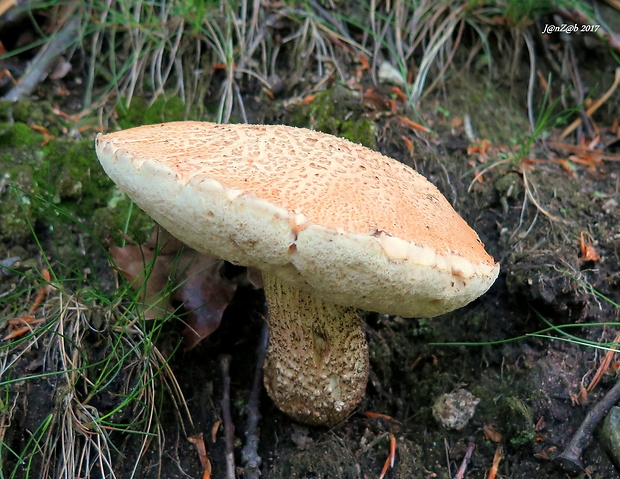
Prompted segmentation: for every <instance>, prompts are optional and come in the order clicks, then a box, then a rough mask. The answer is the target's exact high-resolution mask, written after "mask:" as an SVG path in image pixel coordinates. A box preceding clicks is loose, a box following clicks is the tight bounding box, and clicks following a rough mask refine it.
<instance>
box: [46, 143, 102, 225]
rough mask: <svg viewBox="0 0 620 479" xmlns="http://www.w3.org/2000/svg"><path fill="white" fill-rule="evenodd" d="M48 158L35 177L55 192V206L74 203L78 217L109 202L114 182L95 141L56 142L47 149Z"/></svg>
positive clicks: (53, 197) (53, 199) (52, 198)
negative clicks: (100, 158)
mask: <svg viewBox="0 0 620 479" xmlns="http://www.w3.org/2000/svg"><path fill="white" fill-rule="evenodd" d="M44 153H45V159H44V163H43V165H42V168H41V170H40V173H39V174H38V175H37V176H36V178H37V181H39V182H40V183H44V184H46V185H47V188H49V192H51V193H52V195H53V196H52V197H51V198H50V199H51V200H52V201H53V202H54V203H59V202H67V201H69V202H72V203H74V204H75V211H76V212H77V213H78V214H79V215H84V216H86V215H90V214H91V213H92V211H93V209H94V208H96V207H97V206H102V205H105V204H106V203H107V201H108V197H109V194H110V193H109V192H110V188H111V187H112V185H113V183H112V181H111V180H110V179H109V178H108V177H107V175H106V174H105V173H104V171H103V169H102V168H101V165H100V164H99V161H98V160H97V156H96V155H95V151H94V144H93V141H92V140H90V139H88V140H82V141H78V142H69V141H61V140H55V141H52V142H50V143H49V144H48V145H47V146H46V147H45V149H44Z"/></svg>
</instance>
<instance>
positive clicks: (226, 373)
mask: <svg viewBox="0 0 620 479" xmlns="http://www.w3.org/2000/svg"><path fill="white" fill-rule="evenodd" d="M220 367H221V369H222V380H223V384H222V389H223V391H222V401H221V402H220V405H221V406H222V416H223V419H224V440H225V441H226V479H235V478H236V476H235V454H234V439H235V426H234V424H233V422H232V416H231V414H230V356H229V355H227V354H225V355H223V356H222V357H221V358H220Z"/></svg>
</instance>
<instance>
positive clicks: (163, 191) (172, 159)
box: [97, 122, 498, 316]
mask: <svg viewBox="0 0 620 479" xmlns="http://www.w3.org/2000/svg"><path fill="white" fill-rule="evenodd" d="M97 151H98V155H99V158H100V160H101V162H102V165H103V166H104V169H105V170H106V172H107V173H108V174H109V176H110V177H112V179H113V180H114V181H115V182H116V183H117V184H118V185H119V186H120V187H121V189H123V190H124V191H126V192H127V193H128V194H129V195H130V197H132V199H134V201H136V203H137V204H138V205H139V206H140V207H142V208H143V209H144V210H145V211H146V212H147V213H149V214H150V215H151V216H152V217H153V218H154V219H155V220H156V221H158V222H159V223H161V224H162V226H164V228H166V229H168V230H170V231H171V232H172V233H173V234H174V235H175V236H177V237H178V238H179V239H181V240H182V241H184V242H186V243H187V244H189V245H190V246H192V247H194V248H196V249H198V250H202V251H205V252H209V253H213V254H217V255H218V256H220V257H223V258H224V259H228V260H229V261H232V262H235V263H238V264H246V265H250V266H257V267H260V268H264V269H268V270H270V271H273V272H274V273H275V274H277V275H278V276H280V277H281V278H282V279H284V280H290V281H291V282H293V283H295V284H296V285H297V286H299V287H304V288H308V289H310V290H312V291H313V292H314V293H316V294H317V295H318V296H320V297H322V298H323V299H325V300H327V301H333V302H335V303H338V304H346V305H353V306H355V307H359V308H363V309H369V310H375V311H379V312H384V313H391V314H401V315H404V316H409V315H436V314H441V313H443V312H446V311H450V310H452V309H455V308H458V307H460V306H462V305H464V304H466V303H468V302H469V301H471V300H472V299H474V298H475V297H477V296H479V295H480V294H483V293H484V292H485V291H486V290H487V289H488V288H489V287H490V285H491V284H492V283H493V281H494V280H495V277H496V276H497V273H498V267H497V265H496V264H495V262H494V260H493V259H492V258H491V257H490V256H489V255H488V254H487V253H486V252H485V250H484V246H483V245H482V243H481V242H480V240H479V238H478V236H477V235H476V233H475V232H474V231H473V230H472V229H471V228H470V227H469V226H468V225H467V224H466V223H465V221H464V220H463V219H462V218H461V217H460V216H459V215H458V214H457V213H456V212H455V211H454V209H453V208H452V207H451V205H450V204H449V203H448V201H447V200H446V199H445V198H444V196H443V195H442V194H441V193H440V192H439V191H438V190H437V188H436V187H435V186H434V185H432V184H431V183H430V182H429V181H428V180H426V179H425V178H424V177H423V176H421V175H420V174H418V173H417V172H415V171H414V170H413V169H411V168H409V167H407V166H405V165H403V164H401V163H399V162H397V161H396V160H393V159H391V158H388V157H386V156H383V155H381V154H380V153H377V152H374V151H372V150H370V149H368V148H365V147H363V146H360V145H356V144H354V143H351V142H349V141H347V140H344V139H341V138H337V137H334V136H331V135H326V134H323V133H319V132H314V131H310V130H306V129H299V128H292V127H286V126H265V125H217V124H213V123H204V122H177V123H166V124H161V125H150V126H144V127H138V128H133V129H130V130H125V131H121V132H117V133H112V134H108V135H103V136H100V137H99V138H98V140H97ZM234 215H237V216H234ZM233 216H234V219H233ZM233 230H234V231H233ZM201 236H202V237H204V239H203V238H201ZM214 243H215V244H214ZM224 243H227V244H224ZM259 257H260V258H259ZM343 268H344V270H346V272H345V273H343ZM384 270H385V271H384ZM395 288H396V289H398V291H395ZM334 290H338V291H336V292H335V291H334ZM342 290H346V291H345V292H342ZM401 290H402V291H401ZM412 303H417V306H415V307H413V306H412Z"/></svg>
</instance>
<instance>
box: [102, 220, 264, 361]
mask: <svg viewBox="0 0 620 479" xmlns="http://www.w3.org/2000/svg"><path fill="white" fill-rule="evenodd" d="M110 254H111V256H112V259H113V260H114V262H115V264H116V267H117V269H118V270H119V272H120V273H121V274H122V275H123V277H124V278H125V279H126V280H127V281H128V282H130V284H131V287H132V288H133V289H134V290H136V291H139V292H141V293H142V297H141V302H142V306H143V313H144V316H145V317H146V318H147V319H156V318H161V317H163V316H164V315H165V314H167V313H171V312H172V311H173V308H172V304H175V303H180V304H182V308H183V312H185V313H186V315H187V317H186V319H185V321H186V324H187V327H186V328H185V330H184V331H183V339H184V342H185V347H186V349H192V348H193V347H195V346H196V345H197V344H198V343H199V342H200V341H201V340H203V339H204V338H206V337H207V336H209V335H210V334H212V333H213V332H214V331H215V330H216V329H217V328H218V327H219V325H220V323H221V321H222V316H223V314H224V311H225V310H226V307H227V306H228V305H229V304H230V302H231V301H232V298H233V296H234V294H235V291H236V290H237V284H238V282H239V281H235V280H231V279H227V278H225V277H224V276H223V275H222V270H223V268H224V264H225V263H224V261H223V260H220V259H217V258H213V257H210V256H207V255H203V254H200V253H198V252H197V251H195V250H193V249H191V248H189V247H188V246H185V245H184V244H183V243H181V242H180V241H179V240H177V239H176V238H174V237H173V236H172V235H170V233H168V232H166V231H165V230H163V229H162V228H160V227H157V228H156V229H155V230H154V231H153V235H152V236H151V239H150V240H149V241H148V242H147V243H145V244H143V245H140V246H136V245H128V246H123V247H117V246H111V247H110ZM246 276H247V277H248V278H249V276H250V273H246ZM246 281H247V282H248V283H250V284H255V285H256V284H259V283H258V281H257V280H255V279H254V278H252V279H247V280H246Z"/></svg>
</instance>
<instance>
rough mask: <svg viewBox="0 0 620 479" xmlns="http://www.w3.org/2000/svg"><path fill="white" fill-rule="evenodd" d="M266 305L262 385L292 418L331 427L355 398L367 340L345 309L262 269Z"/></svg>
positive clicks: (360, 391) (364, 372)
mask: <svg viewBox="0 0 620 479" xmlns="http://www.w3.org/2000/svg"><path fill="white" fill-rule="evenodd" d="M263 283H264V287H265V297H266V299H267V305H268V307H269V346H268V348H267V358H266V360H265V377H264V382H265V388H266V389H267V392H268V393H269V396H271V399H273V401H274V402H275V404H276V405H277V406H278V408H280V409H281V410H282V411H283V412H284V413H286V414H288V415H289V416H291V417H293V418H294V419H296V420H297V421H300V422H303V423H306V424H315V425H333V424H336V423H337V422H339V421H342V420H343V419H344V418H345V417H346V416H347V415H348V414H349V413H350V412H351V411H352V410H353V408H355V406H356V405H357V404H358V403H359V402H360V401H361V399H362V397H363V395H364V391H365V389H366V382H367V380H368V344H367V343H366V338H365V335H364V331H363V329H362V323H361V318H360V317H359V315H358V314H357V311H356V310H355V309H353V308H350V307H344V306H339V305H336V304H333V303H327V302H325V301H323V300H321V299H319V298H317V297H316V296H314V295H313V294H311V293H309V292H307V291H302V290H299V289H297V288H294V287H291V286H289V285H287V284H285V283H284V282H282V281H281V280H280V279H279V278H278V277H276V276H274V275H272V274H270V273H266V272H263Z"/></svg>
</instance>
